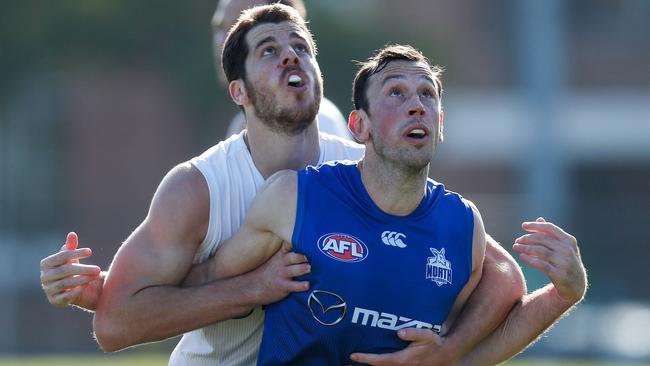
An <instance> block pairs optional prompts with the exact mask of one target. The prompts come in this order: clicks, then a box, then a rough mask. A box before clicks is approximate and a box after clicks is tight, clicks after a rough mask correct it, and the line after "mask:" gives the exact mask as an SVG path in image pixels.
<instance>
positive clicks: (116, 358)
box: [0, 355, 650, 366]
mask: <svg viewBox="0 0 650 366" xmlns="http://www.w3.org/2000/svg"><path fill="white" fill-rule="evenodd" d="M0 365H1V366H41V365H42V366H87V365H91V366H158V365H163V366H164V365H167V355H136V356H122V355H101V356H81V355H80V356H59V355H57V356H39V357H16V358H6V357H1V356H0ZM503 365H506V366H555V365H558V366H623V365H625V366H650V363H621V362H596V361H575V360H571V361H569V360H566V361H563V360H549V361H543V360H522V361H517V360H515V361H510V362H507V363H505V364H503Z"/></svg>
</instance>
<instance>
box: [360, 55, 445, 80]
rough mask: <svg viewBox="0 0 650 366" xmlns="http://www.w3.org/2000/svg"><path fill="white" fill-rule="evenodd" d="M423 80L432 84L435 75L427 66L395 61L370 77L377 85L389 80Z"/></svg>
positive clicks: (420, 62) (416, 62)
mask: <svg viewBox="0 0 650 366" xmlns="http://www.w3.org/2000/svg"><path fill="white" fill-rule="evenodd" d="M407 77H413V78H425V79H427V80H430V81H431V82H433V79H435V75H434V74H433V71H432V70H431V68H430V67H429V65H428V64H426V63H425V62H422V61H409V60H395V61H390V62H389V63H388V64H387V65H386V66H385V67H384V68H383V69H382V70H381V71H379V72H377V73H376V74H374V75H372V77H371V79H372V80H374V81H375V82H379V84H383V83H384V82H386V81H388V80H390V79H400V78H407Z"/></svg>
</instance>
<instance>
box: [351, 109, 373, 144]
mask: <svg viewBox="0 0 650 366" xmlns="http://www.w3.org/2000/svg"><path fill="white" fill-rule="evenodd" d="M348 129H349V130H350V132H352V136H354V138H356V139H357V140H358V141H360V142H365V141H367V140H368V139H369V138H370V120H369V119H368V114H367V113H366V112H364V111H363V109H355V110H353V111H352V112H350V116H349V117H348Z"/></svg>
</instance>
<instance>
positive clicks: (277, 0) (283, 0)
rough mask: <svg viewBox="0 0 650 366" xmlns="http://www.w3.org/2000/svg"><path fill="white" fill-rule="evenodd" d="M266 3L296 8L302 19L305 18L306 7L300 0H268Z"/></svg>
mask: <svg viewBox="0 0 650 366" xmlns="http://www.w3.org/2000/svg"><path fill="white" fill-rule="evenodd" d="M268 4H269V5H272V4H282V5H286V6H289V7H292V8H294V9H296V11H297V12H298V14H300V16H301V17H302V18H303V19H307V8H306V7H305V2H304V1H302V0H268Z"/></svg>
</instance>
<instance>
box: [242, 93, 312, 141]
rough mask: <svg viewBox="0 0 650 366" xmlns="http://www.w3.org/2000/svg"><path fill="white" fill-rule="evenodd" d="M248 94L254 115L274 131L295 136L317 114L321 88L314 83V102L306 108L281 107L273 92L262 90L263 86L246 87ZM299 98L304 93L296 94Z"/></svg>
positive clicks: (309, 123)
mask: <svg viewBox="0 0 650 366" xmlns="http://www.w3.org/2000/svg"><path fill="white" fill-rule="evenodd" d="M248 95H249V96H250V98H251V101H252V104H253V108H254V110H255V115H257V117H258V118H259V119H260V120H262V122H263V123H264V124H265V125H266V126H267V127H269V129H271V131H273V132H276V133H281V134H284V135H288V136H295V135H298V134H300V133H301V132H303V131H304V130H305V129H307V127H309V126H310V125H311V124H312V123H313V122H314V120H315V119H316V115H317V114H318V109H319V108H320V101H321V98H322V95H323V89H322V87H321V86H320V85H319V84H318V83H315V85H314V103H312V104H311V105H310V106H309V107H308V108H302V109H297V108H282V107H281V106H280V105H279V103H278V102H277V101H276V99H275V94H273V93H272V92H269V91H267V90H264V88H256V87H254V86H252V85H251V86H250V87H248ZM297 98H298V99H299V100H301V99H302V98H305V96H304V95H301V94H298V95H297Z"/></svg>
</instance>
